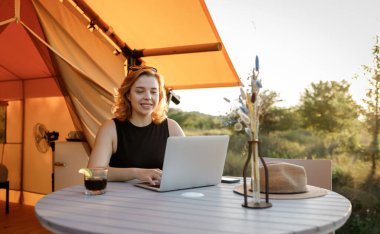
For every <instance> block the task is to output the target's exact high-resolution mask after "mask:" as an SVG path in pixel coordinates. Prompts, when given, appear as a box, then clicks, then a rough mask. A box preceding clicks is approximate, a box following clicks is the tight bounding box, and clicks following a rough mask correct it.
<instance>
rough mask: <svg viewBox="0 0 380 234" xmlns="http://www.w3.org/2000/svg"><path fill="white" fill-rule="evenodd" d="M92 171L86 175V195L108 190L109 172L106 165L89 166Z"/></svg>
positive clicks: (98, 193)
mask: <svg viewBox="0 0 380 234" xmlns="http://www.w3.org/2000/svg"><path fill="white" fill-rule="evenodd" d="M88 170H89V171H90V173H87V174H85V175H84V187H85V188H86V190H85V194H86V195H100V194H103V193H105V192H106V187H107V173H108V169H107V168H106V167H95V168H88Z"/></svg>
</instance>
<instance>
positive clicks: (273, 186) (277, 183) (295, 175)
mask: <svg viewBox="0 0 380 234" xmlns="http://www.w3.org/2000/svg"><path fill="white" fill-rule="evenodd" d="M266 165H267V168H268V177H269V178H268V179H269V198H270V199H304V198H312V197H320V196H324V195H326V194H327V190H326V189H323V188H319V187H315V186H311V185H307V177H306V171H305V168H304V167H302V166H299V165H295V164H290V163H285V162H267V163H266ZM259 171H260V192H261V197H262V198H264V197H265V174H264V168H263V167H260V168H259ZM250 184H251V183H247V187H248V195H249V196H252V189H251V185H250ZM234 192H236V193H239V194H244V187H243V185H238V186H236V187H235V189H234Z"/></svg>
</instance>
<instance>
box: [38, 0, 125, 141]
mask: <svg viewBox="0 0 380 234" xmlns="http://www.w3.org/2000/svg"><path fill="white" fill-rule="evenodd" d="M35 7H36V11H37V14H38V17H39V19H40V21H41V25H42V26H43V28H44V32H45V35H46V37H47V40H48V41H49V44H50V45H51V46H52V47H53V48H54V49H55V50H57V51H59V56H58V55H54V57H55V60H56V62H57V63H56V65H57V66H58V68H59V70H60V73H61V76H60V77H59V79H58V80H59V83H60V84H61V88H63V89H64V90H65V91H66V92H67V94H68V95H69V97H70V98H69V99H70V100H69V101H68V104H71V105H69V106H70V108H69V109H71V110H74V113H72V115H75V114H77V115H78V117H79V118H78V120H79V122H80V127H78V126H77V128H79V129H80V130H82V131H83V132H84V134H85V136H86V139H87V141H88V142H89V143H90V145H91V146H92V145H93V144H94V141H95V135H96V132H97V130H98V128H99V126H100V125H101V123H102V122H104V121H105V120H106V119H110V118H112V114H111V107H112V102H113V96H112V94H113V92H114V89H115V88H116V87H118V86H119V84H120V83H121V82H122V80H123V78H124V61H125V58H123V57H122V56H115V55H114V54H113V53H112V51H113V49H114V48H113V47H111V46H110V44H109V43H108V42H107V41H105V39H104V38H103V37H102V36H101V35H100V34H99V32H97V31H94V32H91V31H89V30H88V29H87V28H86V27H85V25H84V24H83V22H81V21H82V17H81V15H78V14H77V12H75V11H74V12H73V11H72V10H70V8H68V7H67V6H66V5H64V4H59V5H57V4H54V2H53V1H48V0H45V1H38V2H37V1H35ZM73 15H74V16H75V17H73ZM79 17H80V18H79ZM58 22H59V23H58ZM78 38H79V40H78ZM94 48H96V49H94ZM62 58H65V59H62ZM73 64H75V65H74V66H73Z"/></svg>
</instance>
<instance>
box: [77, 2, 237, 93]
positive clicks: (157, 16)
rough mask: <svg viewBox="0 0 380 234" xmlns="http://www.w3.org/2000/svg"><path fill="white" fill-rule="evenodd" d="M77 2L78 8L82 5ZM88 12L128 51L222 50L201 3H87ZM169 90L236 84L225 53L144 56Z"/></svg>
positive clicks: (222, 51) (216, 33)
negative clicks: (215, 46)
mask: <svg viewBox="0 0 380 234" xmlns="http://www.w3.org/2000/svg"><path fill="white" fill-rule="evenodd" d="M75 2H77V3H79V4H80V3H81V2H83V1H82V0H76V1H75ZM86 3H87V4H88V5H89V7H90V8H91V9H92V10H93V11H94V12H96V13H97V14H98V15H99V16H100V17H101V19H102V20H103V21H104V22H106V23H107V24H108V25H110V27H111V30H110V31H112V32H114V33H115V34H117V35H118V36H119V37H120V38H121V39H122V40H123V41H124V42H125V43H126V44H127V46H128V47H129V48H130V49H132V50H144V49H146V50H152V49H161V48H163V49H165V48H168V47H182V46H194V45H195V46H196V45H203V44H211V43H219V44H221V45H223V43H222V41H221V39H220V37H219V35H218V32H217V30H216V28H215V25H214V23H213V21H212V19H211V16H210V14H209V12H208V10H207V7H206V4H205V2H204V1H203V0H181V1H177V0H162V1H155V0H142V1H134V0H113V1H103V0H91V1H86ZM142 59H143V60H144V61H145V62H146V64H147V65H150V66H155V67H157V68H158V70H159V71H160V72H161V73H162V74H163V75H164V76H165V81H166V86H167V87H168V88H172V89H192V88H211V87H228V86H238V85H240V80H239V77H238V75H237V73H236V71H235V69H234V67H233V65H232V63H231V61H230V59H229V57H228V54H227V52H226V50H225V48H224V47H223V46H222V48H221V50H220V51H210V52H200V53H186V54H175V55H160V56H147V57H143V58H142Z"/></svg>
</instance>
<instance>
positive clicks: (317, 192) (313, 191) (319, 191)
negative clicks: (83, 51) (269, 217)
mask: <svg viewBox="0 0 380 234" xmlns="http://www.w3.org/2000/svg"><path fill="white" fill-rule="evenodd" d="M247 187H248V188H247V190H248V196H250V197H252V191H250V188H251V185H249V184H248V185H247ZM306 187H307V190H308V191H307V192H304V193H283V194H279V193H275V194H274V193H269V199H274V200H293V199H306V198H313V197H322V196H325V195H326V194H327V192H328V190H327V189H324V188H319V187H315V186H312V185H306ZM234 192H235V193H238V194H241V195H244V185H243V184H240V185H237V186H236V187H235V188H234ZM260 197H261V198H265V193H260Z"/></svg>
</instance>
